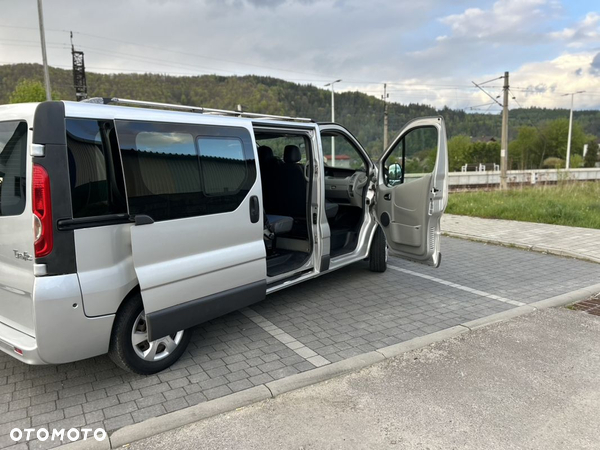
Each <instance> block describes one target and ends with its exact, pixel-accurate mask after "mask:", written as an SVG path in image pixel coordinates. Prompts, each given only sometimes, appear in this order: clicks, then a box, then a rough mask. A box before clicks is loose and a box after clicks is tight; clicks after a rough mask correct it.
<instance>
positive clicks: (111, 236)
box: [0, 98, 448, 374]
mask: <svg viewBox="0 0 600 450" xmlns="http://www.w3.org/2000/svg"><path fill="white" fill-rule="evenodd" d="M447 174H448V162H447V145H446V131H445V127H444V121H443V119H442V118H441V117H431V118H421V119H416V120H413V121H411V122H409V123H408V124H407V125H406V126H405V127H404V128H403V129H402V130H401V132H400V134H399V135H398V137H397V138H396V139H395V140H394V141H393V142H392V144H391V146H390V147H389V148H388V149H387V150H386V151H385V152H384V154H383V156H382V158H381V160H380V161H379V162H378V163H374V162H372V161H371V159H370V158H369V156H368V155H367V153H366V152H365V150H364V149H363V147H362V146H361V144H360V143H359V142H358V141H357V140H356V138H355V137H354V136H353V135H352V134H351V133H350V132H349V131H348V130H346V129H345V128H344V127H342V126H340V125H338V124H335V123H315V122H313V121H311V120H309V119H302V118H292V117H282V116H268V115H262V114H251V113H241V112H237V111H222V110H214V109H207V108H199V107H198V108H197V107H188V106H180V105H166V104H159V103H150V102H141V101H135V100H124V99H117V98H111V99H92V100H90V101H85V102H79V103H77V102H66V101H65V102H43V103H39V104H33V103H32V104H19V105H4V106H0V348H1V349H2V350H3V351H4V352H6V353H8V354H10V355H12V356H14V357H15V358H17V359H19V360H20V361H23V362H25V363H28V364H59V363H66V362H69V361H75V360H80V359H84V358H89V357H93V356H96V355H101V354H104V353H108V354H109V355H110V356H111V358H112V359H113V360H114V361H115V362H116V363H117V364H118V365H119V366H121V367H123V368H125V369H127V370H130V371H133V372H136V373H141V374H150V373H155V372H158V371H160V370H163V369H165V368H166V367H168V366H170V365H171V364H173V363H174V362H175V361H176V360H177V359H178V358H179V357H180V356H181V354H182V353H183V352H184V350H185V347H186V345H187V344H188V342H189V340H190V335H191V332H190V329H191V328H192V327H194V326H195V325H198V324H200V323H202V322H205V321H208V320H211V319H213V318H215V317H218V316H220V315H223V314H226V313H228V312H231V311H234V310H237V309H239V308H242V307H245V306H248V305H251V304H253V303H255V302H258V301H260V300H262V299H264V298H265V295H266V294H269V293H272V292H275V291H277V290H280V289H283V288H286V287H289V286H292V285H294V284H297V283H301V282H303V281H305V280H308V279H311V278H314V277H316V276H319V275H322V274H324V273H326V272H329V271H332V270H336V269H340V268H342V267H344V266H346V265H348V264H351V263H354V262H357V261H361V260H365V259H368V261H369V267H370V269H371V270H373V271H375V272H383V271H385V269H386V262H387V256H388V251H389V253H391V254H393V255H396V256H399V257H402V258H406V259H410V260H413V261H417V262H420V263H424V264H428V265H431V266H438V265H439V264H440V260H441V254H440V218H441V216H442V214H443V211H444V209H445V207H446V203H447V197H448V186H447Z"/></svg>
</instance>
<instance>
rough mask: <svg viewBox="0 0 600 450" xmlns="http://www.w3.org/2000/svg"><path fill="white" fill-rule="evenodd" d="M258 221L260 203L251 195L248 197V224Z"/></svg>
mask: <svg viewBox="0 0 600 450" xmlns="http://www.w3.org/2000/svg"><path fill="white" fill-rule="evenodd" d="M258 219H260V202H259V201H258V197H257V196H256V195H253V196H252V197H250V222H252V223H256V222H258Z"/></svg>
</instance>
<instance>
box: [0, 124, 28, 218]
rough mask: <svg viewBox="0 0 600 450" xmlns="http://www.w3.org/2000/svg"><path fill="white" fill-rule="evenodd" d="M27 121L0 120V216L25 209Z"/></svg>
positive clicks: (18, 212)
mask: <svg viewBox="0 0 600 450" xmlns="http://www.w3.org/2000/svg"><path fill="white" fill-rule="evenodd" d="M26 158H27V123H26V122H18V121H14V122H0V216H17V215H19V214H21V213H22V212H23V211H24V210H25V191H26V183H25V179H26V162H27V159H26Z"/></svg>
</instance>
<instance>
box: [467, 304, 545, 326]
mask: <svg viewBox="0 0 600 450" xmlns="http://www.w3.org/2000/svg"><path fill="white" fill-rule="evenodd" d="M534 311H536V308H534V307H533V306H530V305H523V306H519V307H517V308H511V309H507V310H506V311H502V312H499V313H496V314H492V315H491V316H487V317H482V318H481V319H475V320H471V321H469V322H465V323H461V325H462V326H463V327H467V328H468V329H469V330H471V331H473V330H477V329H478V328H482V327H487V326H488V325H492V324H493V323H498V322H504V321H506V320H509V319H513V318H515V317H519V316H522V315H524V314H529V313H532V312H534Z"/></svg>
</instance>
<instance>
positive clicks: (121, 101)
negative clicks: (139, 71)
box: [82, 97, 313, 122]
mask: <svg viewBox="0 0 600 450" xmlns="http://www.w3.org/2000/svg"><path fill="white" fill-rule="evenodd" d="M82 102H85V103H99V104H103V105H109V104H112V105H128V106H141V107H146V108H156V109H167V110H174V111H186V112H196V113H201V114H213V115H219V116H233V117H245V118H249V119H270V120H284V121H291V122H313V120H312V119H308V118H305V117H290V116H275V115H272V114H259V113H252V112H244V111H229V110H226V109H214V108H203V107H202V106H186V105H177V104H174V103H158V102H146V101H143V100H130V99H126V98H118V97H92V98H88V99H85V100H82Z"/></svg>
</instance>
